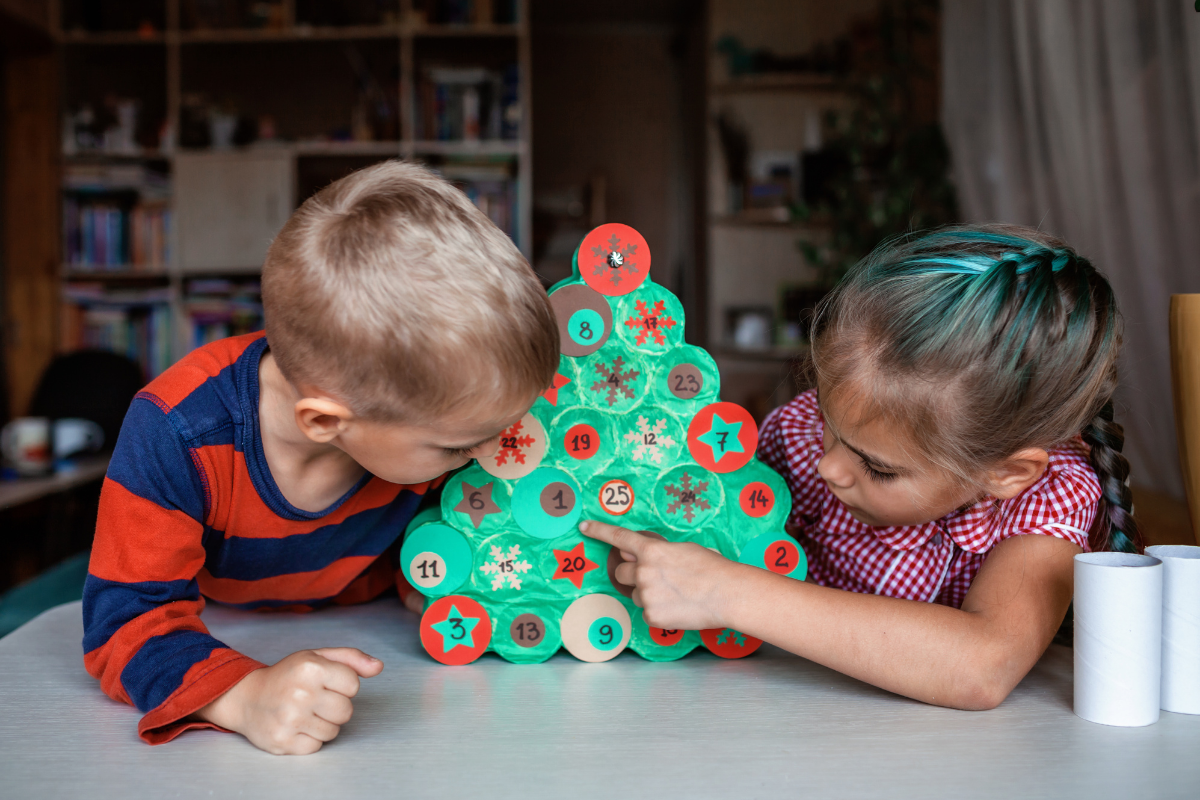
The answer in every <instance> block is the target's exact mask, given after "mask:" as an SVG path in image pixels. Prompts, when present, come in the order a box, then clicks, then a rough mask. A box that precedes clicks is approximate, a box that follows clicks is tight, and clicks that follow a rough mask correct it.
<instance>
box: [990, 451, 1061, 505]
mask: <svg viewBox="0 0 1200 800" xmlns="http://www.w3.org/2000/svg"><path fill="white" fill-rule="evenodd" d="M1049 463H1050V455H1049V454H1048V453H1047V452H1046V451H1045V450H1043V449H1042V448H1040V447H1027V448H1025V449H1024V450H1018V451H1017V452H1015V453H1013V454H1012V455H1011V456H1009V457H1008V458H1006V459H1004V460H1003V461H1001V462H1000V464H999V465H998V466H996V467H995V468H994V469H992V470H990V471H989V472H988V494H990V495H991V496H992V497H994V498H996V499H997V500H1009V499H1011V498H1013V497H1016V496H1017V495H1019V494H1020V493H1021V492H1023V491H1025V490H1026V489H1028V488H1029V487H1030V486H1032V485H1033V484H1035V483H1037V481H1038V479H1039V478H1041V477H1042V475H1043V474H1044V473H1045V472H1046V467H1047V466H1048V465H1049Z"/></svg>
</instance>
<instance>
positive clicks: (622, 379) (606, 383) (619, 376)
mask: <svg viewBox="0 0 1200 800" xmlns="http://www.w3.org/2000/svg"><path fill="white" fill-rule="evenodd" d="M624 366H625V359H624V358H622V357H621V356H617V358H616V360H614V361H613V364H612V368H611V369H610V368H609V367H607V366H605V365H604V363H603V362H601V363H599V364H597V365H596V372H598V373H600V377H602V378H603V379H604V380H600V381H596V382H595V383H593V384H592V391H593V392H608V398H607V401H608V404H609V405H610V406H613V405H616V402H617V394H618V393H620V394H623V395H625V396H626V397H628V398H629V399H630V400H632V399H633V398H634V396H635V395H634V392H633V389H632V388H630V386H629V384H630V383H632V382H633V381H635V380H637V377H638V376H639V375H641V374H642V373H640V372H638V371H637V370H632V369H628V370H627V369H623V367H624Z"/></svg>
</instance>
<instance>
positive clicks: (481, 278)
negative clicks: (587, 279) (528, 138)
mask: <svg viewBox="0 0 1200 800" xmlns="http://www.w3.org/2000/svg"><path fill="white" fill-rule="evenodd" d="M262 289H263V306H264V310H265V315H266V327H267V340H268V342H269V343H270V347H271V352H272V354H273V355H274V357H275V360H276V362H277V363H278V364H279V368H280V370H281V371H282V372H283V374H284V375H285V376H286V377H287V378H288V380H290V381H291V382H292V383H293V384H300V383H304V384H310V385H313V386H315V387H319V388H320V389H322V390H324V391H327V392H330V393H331V394H333V395H334V396H336V397H337V398H338V399H339V400H341V401H342V402H344V403H346V404H347V405H348V406H349V407H350V408H351V410H352V411H354V412H355V413H356V414H358V415H360V416H362V417H364V418H368V419H379V420H385V421H405V422H425V421H428V420H430V419H432V418H434V417H437V416H439V415H442V414H445V413H447V412H450V411H454V410H456V409H461V408H467V407H474V406H477V405H488V406H491V405H494V404H499V403H507V402H512V403H516V402H529V403H531V402H532V401H533V400H534V399H536V397H537V394H538V393H539V392H541V391H543V390H544V389H545V388H547V387H548V386H549V385H550V383H551V381H552V380H553V378H554V374H555V371H556V370H557V368H558V326H557V324H556V323H555V320H554V312H553V311H552V310H551V308H550V302H549V300H548V299H547V297H546V292H545V290H544V289H543V288H542V286H541V283H540V282H539V281H538V279H537V277H536V276H535V275H534V274H533V270H531V269H530V268H529V264H528V263H527V262H526V261H525V259H524V258H523V257H522V256H521V253H520V252H519V251H518V250H517V248H516V247H515V246H514V245H513V243H512V241H511V240H510V239H509V238H508V237H507V236H505V235H504V233H502V232H501V231H500V230H499V229H498V228H497V227H496V226H495V225H493V224H492V222H491V221H490V220H489V219H488V218H487V217H486V216H485V215H484V214H483V213H482V212H481V211H480V210H479V209H477V208H476V207H475V206H474V204H472V203H471V201H470V200H468V199H467V197H466V195H464V194H463V193H462V192H460V191H459V190H458V189H456V188H454V186H452V185H451V184H449V183H447V182H446V181H445V180H443V179H442V178H440V177H438V176H437V175H435V174H434V173H432V172H430V171H429V170H427V169H425V168H423V167H420V166H417V165H415V164H408V163H403V162H399V161H388V162H384V163H382V164H377V165H375V166H372V167H368V168H366V169H363V170H359V171H358V172H355V173H353V174H351V175H348V176H347V177H345V178H342V179H341V180H339V181H336V182H334V183H332V184H330V185H329V186H327V187H325V188H324V189H322V190H321V191H320V192H317V194H315V195H314V196H313V197H311V198H309V199H308V200H307V201H305V203H304V205H302V206H301V207H300V208H299V209H298V210H297V211H296V212H295V213H294V214H292V217H291V219H289V220H288V222H287V224H286V225H284V226H283V229H282V230H281V231H280V232H279V235H278V236H276V237H275V241H274V242H273V243H272V244H271V247H270V249H269V250H268V252H267V258H266V262H265V263H264V265H263V282H262Z"/></svg>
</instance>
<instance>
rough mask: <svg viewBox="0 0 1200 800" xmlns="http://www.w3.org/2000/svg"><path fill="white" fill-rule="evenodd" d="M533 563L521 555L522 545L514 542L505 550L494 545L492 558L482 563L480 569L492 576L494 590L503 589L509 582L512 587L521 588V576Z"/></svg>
mask: <svg viewBox="0 0 1200 800" xmlns="http://www.w3.org/2000/svg"><path fill="white" fill-rule="evenodd" d="M531 566H532V565H531V564H530V563H529V562H528V561H526V560H525V559H523V558H522V557H521V545H519V544H514V545H513V546H512V547H510V548H508V549H507V550H504V549H503V548H501V547H498V546H496V545H492V552H491V560H490V561H489V562H488V563H486V564H484V565H482V566H481V567H480V568H479V571H480V572H482V573H483V574H484V575H488V576H491V579H492V591H496V590H498V589H503V588H504V586H505V584H508V587H509V588H510V589H520V588H521V576H522V575H524V574H525V573H526V572H528V571H529V569H530V567H531Z"/></svg>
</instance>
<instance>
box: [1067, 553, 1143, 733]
mask: <svg viewBox="0 0 1200 800" xmlns="http://www.w3.org/2000/svg"><path fill="white" fill-rule="evenodd" d="M1162 587H1163V565H1162V561H1160V560H1158V559H1157V558H1154V557H1152V556H1139V555H1133V554H1131V553H1083V554H1081V555H1077V556H1075V602H1074V608H1075V713H1076V714H1078V715H1079V716H1081V717H1083V718H1084V719H1086V720H1089V721H1091V722H1099V723H1100V724H1102V725H1120V726H1124V727H1130V728H1133V727H1139V726H1142V725H1151V724H1153V723H1155V722H1157V721H1158V707H1159V686H1160V681H1161V677H1162V601H1163V589H1162Z"/></svg>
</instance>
